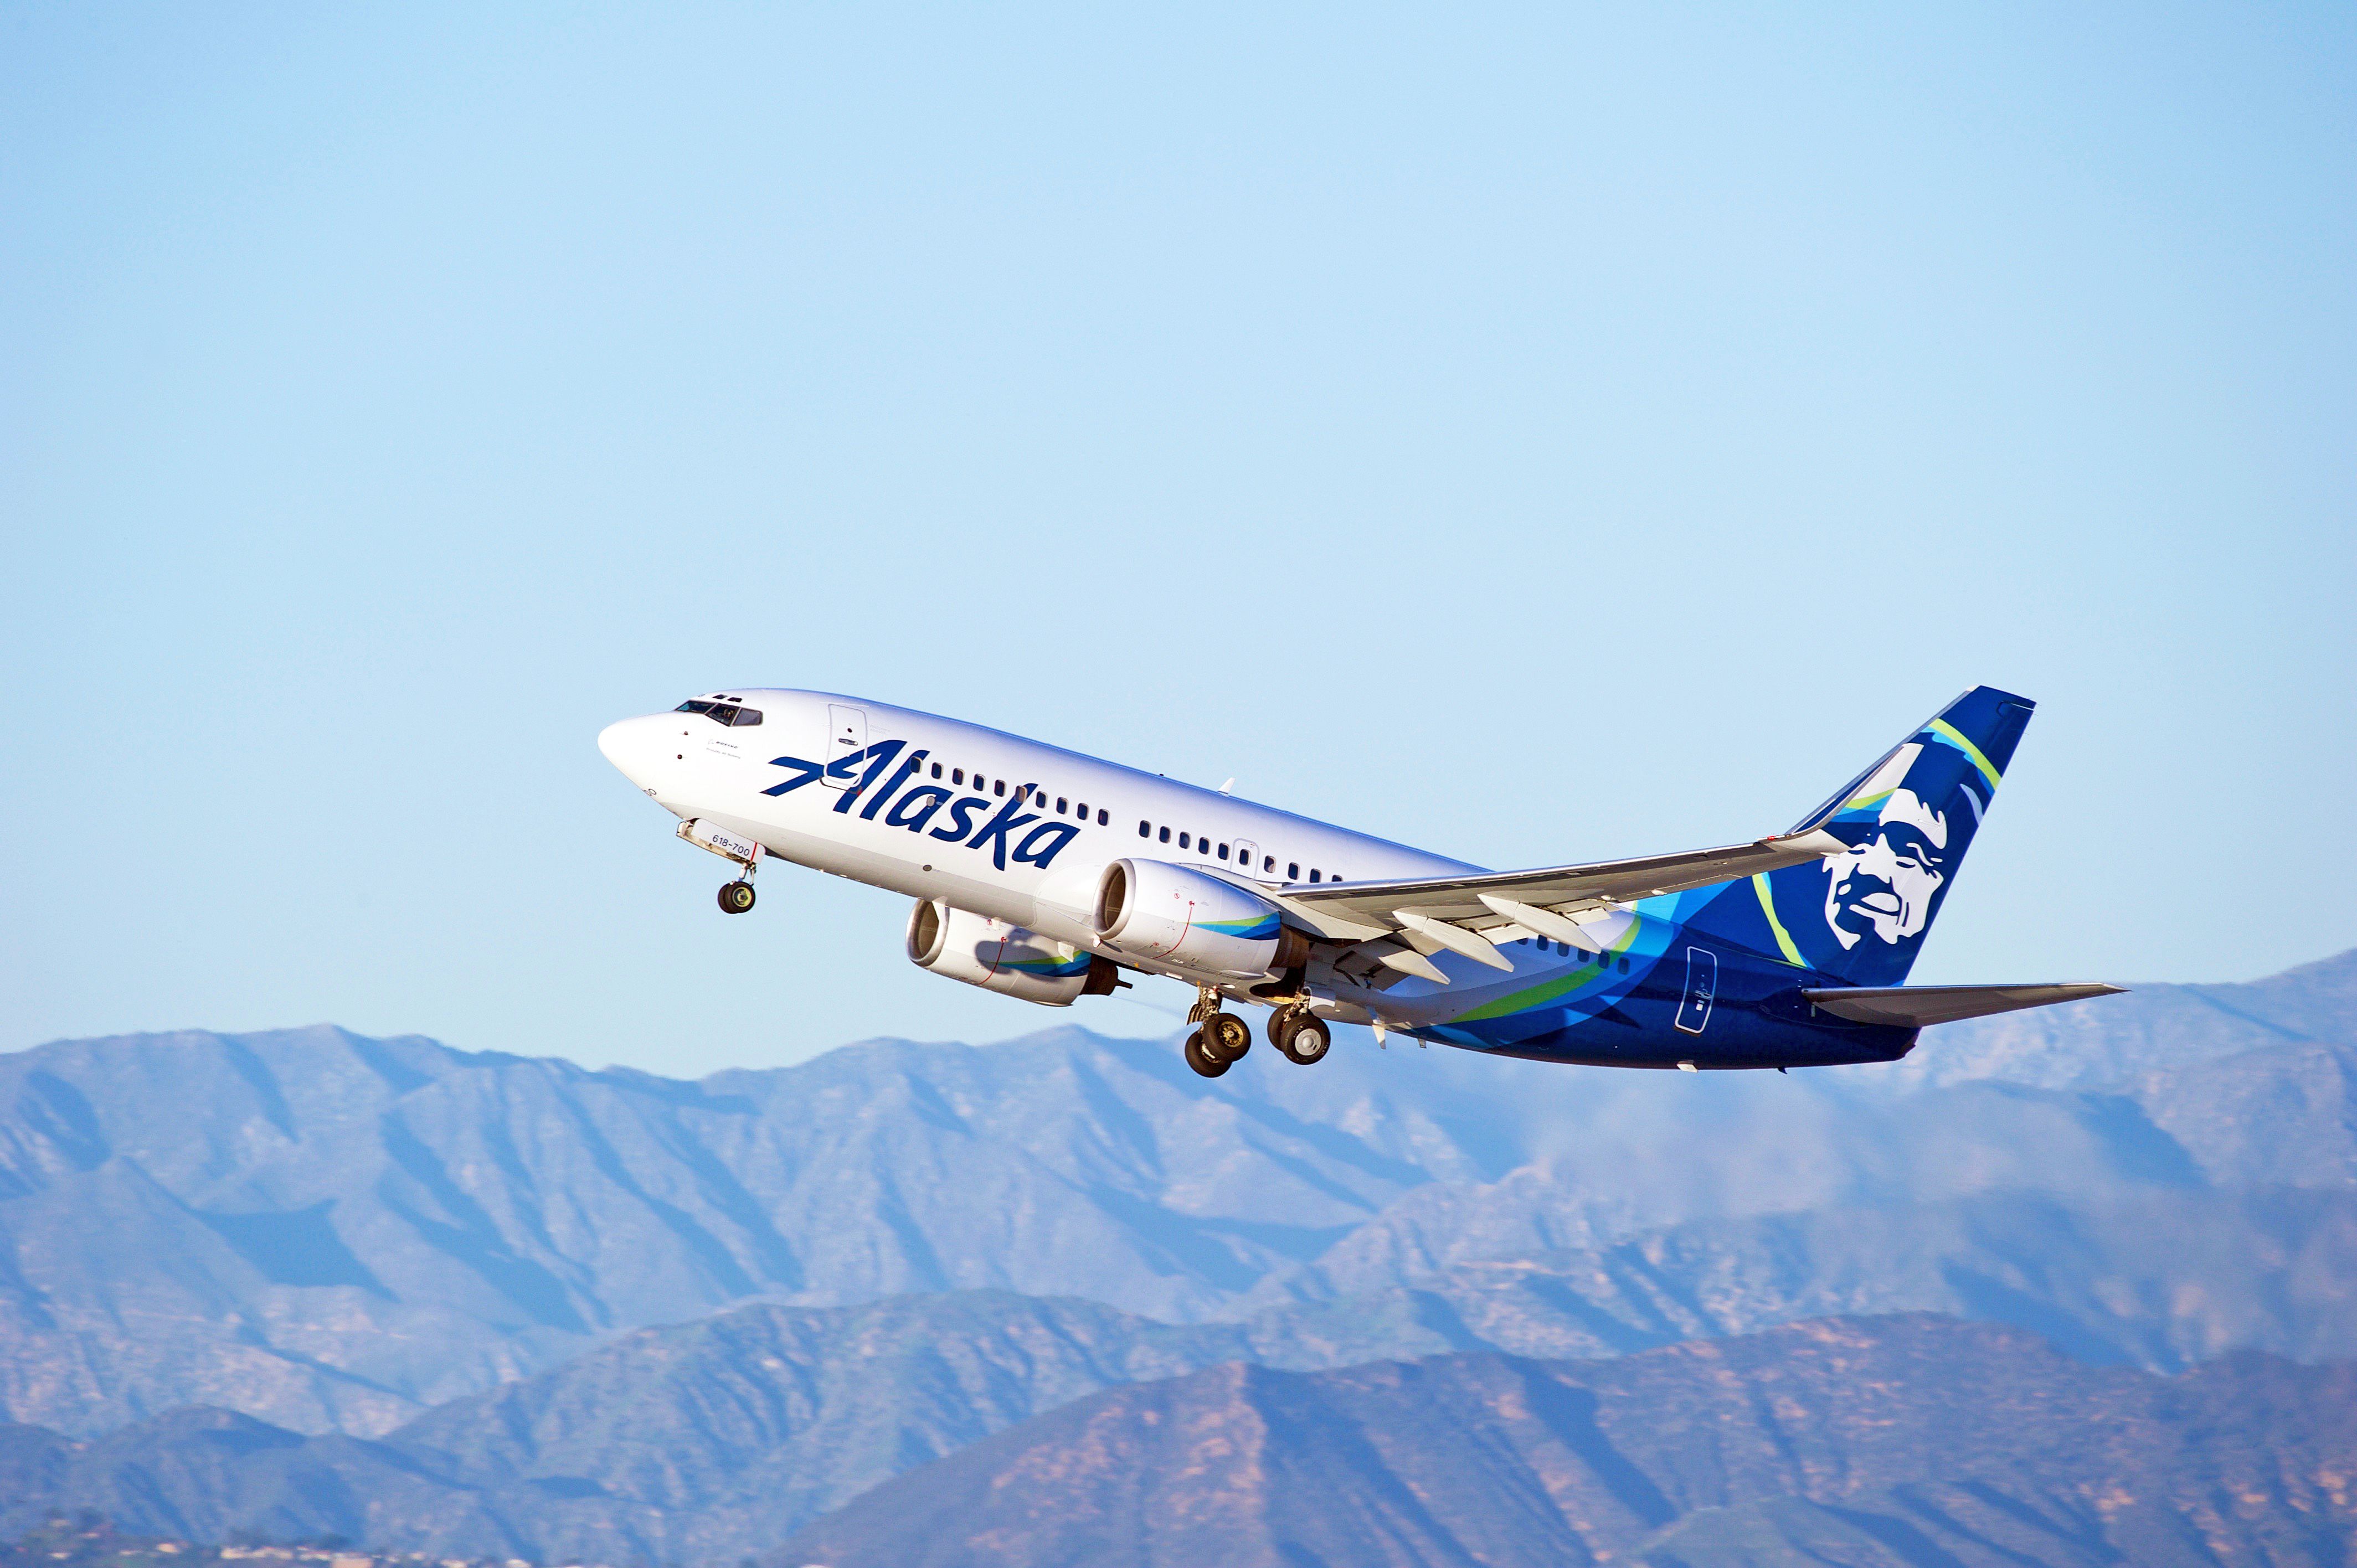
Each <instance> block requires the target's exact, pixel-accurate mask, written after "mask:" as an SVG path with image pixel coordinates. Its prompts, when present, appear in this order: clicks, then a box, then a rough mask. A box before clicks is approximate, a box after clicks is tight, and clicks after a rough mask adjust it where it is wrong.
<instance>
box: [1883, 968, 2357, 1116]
mask: <svg viewBox="0 0 2357 1568" xmlns="http://www.w3.org/2000/svg"><path fill="white" fill-rule="evenodd" d="M2019 978H2025V979H2040V980H2044V979H2060V978H2065V977H2064V976H2061V974H2059V973H2058V974H2055V975H2036V976H2023V977H2019ZM2070 978H2113V977H2108V976H2106V977H2093V976H2073V977H2070ZM2312 1040H2320V1041H2323V1042H2325V1043H2327V1044H2332V1045H2342V1046H2351V1045H2357V952H2345V953H2341V954H2340V955H2338V956H2336V957H2333V958H2329V959H2324V960H2321V961H2319V962H2316V963H2308V964H2302V965H2300V966H2299V967H2298V968H2297V969H2291V970H2287V971H2285V972H2283V973H2281V974H2276V975H2270V976H2269V977H2267V978H2266V979H2265V980H2257V981H2252V982H2250V983H2246V984H2240V985H2155V984H2143V985H2137V986H2135V987H2134V988H2133V989H2131V990H2130V991H2129V992H2128V993H2127V994H2126V995H2125V996H2107V997H2104V998H2103V999H2102V1000H2100V1001H2099V1002H2093V1003H2082V1004H2073V1005H2070V1006H2063V1007H2040V1008H2033V1009H2032V1010H2030V1011H2029V1012H2026V1013H2007V1014H2002V1015H1998V1016H1996V1017H1994V1018H1976V1019H1974V1020H1972V1021H1971V1022H1969V1023H1964V1024H1951V1025H1948V1026H1944V1027H1943V1028H1939V1029H1935V1030H1932V1032H1931V1033H1929V1034H1927V1035H1925V1036H1923V1040H1922V1043H1921V1044H1920V1045H1919V1046H1917V1047H1916V1048H1915V1049H1914V1050H1913V1051H1912V1052H1910V1054H1909V1055H1908V1057H1907V1058H1906V1059H1905V1060H1903V1061H1898V1062H1892V1063H1890V1064H1889V1065H1888V1066H1885V1067H1878V1068H1875V1069H1871V1070H1870V1071H1869V1072H1868V1073H1867V1074H1866V1075H1865V1079H1864V1081H1868V1082H1875V1081H1879V1082H1887V1083H1889V1084H1891V1085H1893V1086H1907V1087H1916V1086H1921V1085H1925V1084H1933V1083H1958V1082H1962V1081H1964V1079H1980V1078H1994V1079H2007V1080H2008V1081H2010V1082H2014V1083H2027V1084H2031V1085H2034V1086H2036V1087H2038V1088H2040V1089H2090V1088H2094V1087H2096V1086H2099V1085H2103V1084H2111V1083H2124V1082H2126V1081H2127V1080H2129V1079H2134V1078H2138V1077H2141V1076H2143V1075H2144V1074H2146V1073H2149V1072H2157V1071H2160V1070H2163V1069H2171V1068H2183V1067H2190V1066H2192V1065H2194V1064H2195V1063H2198V1062H2204V1061H2210V1060H2213V1059H2215V1058H2220V1057H2229V1056H2233V1055H2236V1054H2237V1053H2239V1052H2242V1051H2247V1050H2254V1049H2256V1048H2258V1047H2264V1046H2279V1045H2290V1044H2298V1043H2301V1042H2305V1041H2312Z"/></svg>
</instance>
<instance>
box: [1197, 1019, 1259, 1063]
mask: <svg viewBox="0 0 2357 1568" xmlns="http://www.w3.org/2000/svg"><path fill="white" fill-rule="evenodd" d="M1250 1049H1252V1026H1251V1025H1250V1024H1247V1023H1245V1022H1244V1021H1243V1019H1242V1018H1239V1017H1237V1016H1236V1015H1234V1014H1233V1013H1214V1014H1212V1015H1211V1016H1210V1017H1209V1018H1206V1019H1205V1020H1204V1021H1203V1054H1204V1055H1205V1056H1207V1057H1217V1058H1219V1059H1220V1060H1222V1061H1224V1062H1233V1061H1239V1060H1241V1059H1242V1058H1243V1054H1244V1053H1245V1052H1246V1051H1248V1050H1250Z"/></svg>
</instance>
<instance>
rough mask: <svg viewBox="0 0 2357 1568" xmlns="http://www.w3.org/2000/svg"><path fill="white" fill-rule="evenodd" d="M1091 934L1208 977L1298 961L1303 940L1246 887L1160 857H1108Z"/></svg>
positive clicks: (1303, 954) (1304, 958) (1304, 957)
mask: <svg viewBox="0 0 2357 1568" xmlns="http://www.w3.org/2000/svg"><path fill="white" fill-rule="evenodd" d="M1095 923H1096V931H1097V935H1098V936H1100V937H1102V938H1103V939H1104V940H1105V941H1107V942H1109V943H1111V944H1112V945H1113V946H1114V947H1116V948H1119V949H1120V950H1122V951H1124V952H1126V953H1134V954H1135V955H1136V956H1137V957H1139V958H1150V959H1159V960H1161V961H1164V962H1166V963H1171V964H1176V965H1178V966H1179V967H1180V968H1183V969H1192V970H1200V971H1203V972H1207V973H1211V974H1232V975H1240V976H1242V975H1260V974H1266V973H1267V972H1270V971H1271V970H1279V969H1290V968H1292V967H1294V966H1295V965H1297V964H1300V963H1306V962H1308V957H1309V940H1308V938H1307V937H1305V936H1303V935H1302V934H1301V933H1300V932H1299V931H1296V930H1291V929H1287V928H1286V926H1284V925H1283V924H1281V923H1280V922H1279V919H1278V915H1277V908H1276V906H1275V905H1274V904H1272V903H1270V902H1269V901H1268V900H1267V899H1265V898H1264V897H1261V896H1260V895H1259V894H1257V893H1254V892H1253V891H1252V890H1250V889H1249V888H1244V887H1239V886H1236V885H1235V884H1234V883H1232V882H1228V881H1224V880H1222V879H1221V878H1220V877H1217V876H1208V875H1204V874H1203V873H1202V872H1200V871H1194V870H1190V869H1189V868H1188V867H1186V866H1183V865H1171V864H1169V863H1168V861H1161V860H1116V861H1114V863H1113V864H1112V865H1108V866H1106V867H1105V868H1104V875H1103V876H1102V877H1101V878H1099V880H1098V882H1097V907H1096V922H1095Z"/></svg>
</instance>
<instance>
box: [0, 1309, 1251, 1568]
mask: <svg viewBox="0 0 2357 1568" xmlns="http://www.w3.org/2000/svg"><path fill="white" fill-rule="evenodd" d="M1247 1353H1248V1348H1247V1345H1246V1342H1245V1336H1244V1334H1243V1331H1242V1330H1241V1329H1239V1328H1236V1327H1233V1326H1219V1325H1211V1326H1195V1327H1172V1326H1166V1325H1162V1324H1157V1323H1151V1322H1148V1321H1146V1320H1145V1319H1142V1318H1136V1317H1132V1316H1128V1315H1126V1314H1123V1313H1120V1312H1116V1311H1114V1310H1113V1309H1112V1308H1110V1307H1105V1306H1100V1305H1095V1304H1093V1303H1090V1302H1079V1301H1039V1300H1034V1299H1032V1298H1029V1297H1025V1296H1018V1295H1014V1294H1008V1293H1005V1292H967V1293H957V1294H938V1295H927V1296H904V1297H897V1298H894V1299H892V1300H890V1301H887V1302H881V1303H877V1304H874V1305H867V1306H859V1307H832V1308H813V1307H782V1306H767V1305H763V1306H748V1307H741V1308H738V1309H737V1310H736V1311H734V1312H730V1313H726V1314H724V1315H721V1316H716V1317H714V1318H709V1319H706V1320H704V1321H702V1322H699V1323H694V1324H687V1325H683V1326H676V1327H671V1328H659V1329H643V1330H640V1331H637V1332H635V1333H631V1334H628V1335H625V1336H623V1337H620V1338H619V1339H617V1340H615V1341H613V1342H611V1343H609V1344H607V1345H605V1346H602V1347H600V1348H597V1349H596V1350H593V1351H591V1352H589V1353H587V1354H586V1355H584V1356H581V1357H579V1358H577V1359H575V1360H573V1361H571V1362H569V1363H567V1364H565V1366H562V1367H559V1368H557V1369H554V1370H552V1371H549V1372H546V1373H543V1374H541V1375H540V1376H538V1377H535V1378H532V1379H528V1380H522V1381H520V1382H516V1383H511V1384H508V1385H506V1386H504V1387H502V1388H500V1389H499V1390H496V1391H493V1392H490V1393H489V1394H483V1395H478V1396H474V1397H471V1398H468V1399H461V1400H457V1401H454V1402H451V1403H449V1404H447V1405H444V1406H442V1407H441V1408H440V1409H438V1410H436V1411H434V1412H431V1413H430V1414H428V1415H426V1416H425V1417H423V1418H422V1419H420V1420H418V1421H415V1422H413V1423H410V1424H408V1425H407V1426H404V1428H402V1429H401V1430H399V1431H398V1432H395V1433H393V1434H390V1435H389V1436H387V1437H385V1438H383V1439H381V1440H378V1441H373V1442H370V1441H361V1440H357V1439H353V1438H350V1437H344V1436H339V1435H328V1436H324V1437H317V1438H309V1439H307V1438H305V1437H303V1436H301V1435H300V1434H296V1433H292V1432H288V1431H286V1430H285V1429H283V1428H279V1427H274V1426H270V1425H267V1424H265V1423H261V1422H257V1421H254V1420H253V1419H252V1418H250V1417H247V1416H242V1415H238V1414H235V1413H232V1412H227V1411H221V1410H210V1409H188V1410H180V1411H174V1412H168V1413H167V1414H165V1415H163V1416H159V1417H156V1418H154V1419H152V1420H149V1421H146V1422H143V1423H135V1424H133V1425H130V1426H126V1427H124V1428H121V1429H119V1430H117V1431H115V1432H113V1433H111V1434H107V1435H106V1436H104V1437H102V1438H100V1439H96V1440H94V1441H91V1442H88V1443H83V1444H75V1443H72V1442H70V1440H68V1439H65V1438H63V1437H60V1436H58V1435H57V1434H51V1433H48V1432H46V1431H44V1430H41V1429H38V1428H33V1427H26V1426H17V1427H14V1428H5V1429H0V1533H5V1532H7V1531H14V1530H24V1529H27V1528H29V1527H31V1526H32V1525H34V1524H36V1523H38V1521H39V1520H41V1519H43V1518H45V1517H47V1516H48V1514H50V1513H52V1512H55V1511H59V1510H65V1511H71V1510H74V1509H84V1508H88V1509H96V1510H98V1511H100V1512H101V1513H103V1514H105V1515H107V1516H108V1517H109V1518H111V1519H113V1520H115V1521H116V1522H117V1523H118V1524H120V1525H122V1526H123V1527H124V1528H127V1529H134V1530H145V1531H150V1532H157V1533H166V1534H175V1535H178V1536H181V1537H183V1538H187V1539H193V1540H199V1541H221V1540H227V1539H230V1538H231V1537H232V1536H235V1535H238V1534H241V1533H260V1534H263V1535H267V1536H272V1537H276V1538H279V1539H307V1538H312V1537H317V1536H320V1535H325V1534H337V1535H341V1536H344V1537H346V1538H348V1539H350V1540H352V1541H361V1542H365V1543H367V1544H369V1545H371V1546H373V1547H376V1548H378V1549H380V1550H402V1551H424V1552H430V1553H432V1554H434V1555H436V1556H444V1555H450V1554H453V1553H457V1554H464V1555H470V1556H504V1555H508V1554H511V1553H513V1554H521V1555H523V1556H526V1557H529V1558H533V1559H535V1560H540V1561H552V1562H553V1561H563V1560H568V1559H571V1560H581V1561H591V1562H680V1561H705V1562H718V1561H729V1562H733V1561H735V1560H736V1559H737V1558H738V1557H741V1556H743V1555H744V1554H746V1553H748V1552H760V1551H764V1550H766V1549H767V1548H769V1547H770V1546H772V1545H774V1544H775V1543H776V1542H777V1541H780V1540H782V1539H783V1538H784V1537H785V1536H786V1535H787V1534H789V1533H791V1530H793V1529H794V1528H795V1527H796V1526H798V1525H800V1524H802V1523H804V1522H806V1521H807V1520H811V1519H813V1518H814V1517H816V1516H817V1515H818V1514H820V1513H822V1512H823V1511H825V1510H826V1509H829V1508H832V1507H834V1506H836V1505H837V1504H840V1503H843V1502H845V1501H847V1500H848V1499H849V1498H853V1497H855V1496H856V1495H858V1494H859V1493H860V1492H862V1491H864V1490H866V1488H867V1487H871V1486H874V1485H875V1484H877V1482H879V1481H882V1480H885V1479H887V1478H888V1477H891V1476H894V1475H897V1474H899V1472H900V1471H902V1470H905V1469H907V1468H909V1466H913V1465H918V1464H921V1463H923V1462H925V1461H926V1460H929V1459H931V1458H935V1457H938V1456H940V1455H943V1454H947V1453H950V1452H952V1451H953V1450H955V1449H957V1448H959V1447H961V1446H963V1445H964V1444H968V1443H971V1442H973V1441H974V1440H975V1439H977V1438H980V1437H984V1436H986V1435H988V1434H990V1433H993V1432H996V1431H999V1430H1002V1429H1003V1428H1005V1427H1007V1426H1010V1425H1012V1424H1014V1423H1017V1422H1019V1421H1022V1420H1025V1419H1027V1418H1028V1417H1029V1416H1031V1415H1033V1414H1036V1413H1038V1412H1042V1411H1046V1410H1049V1409H1052V1408H1054V1407H1056V1406H1057V1405H1060V1404H1063V1403H1066V1402H1070V1401H1071V1400H1073V1399H1076V1398H1078V1397H1080V1396H1082V1395H1083V1394H1086V1393H1089V1392H1092V1391H1095V1390H1098V1389H1101V1388H1104V1387H1106V1386H1108V1385H1111V1384H1115V1383H1126V1382H1133V1381H1136V1380H1143V1379H1154V1378H1160V1377H1166V1376H1168V1375H1171V1374H1173V1373H1177V1372H1183V1371H1188V1370H1191V1369H1197V1368H1200V1367H1205V1366H1210V1365H1212V1364H1215V1363H1217V1362H1219V1361H1222V1360H1226V1359H1234V1358H1237V1357H1240V1356H1243V1355H1245V1354H1247Z"/></svg>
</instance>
